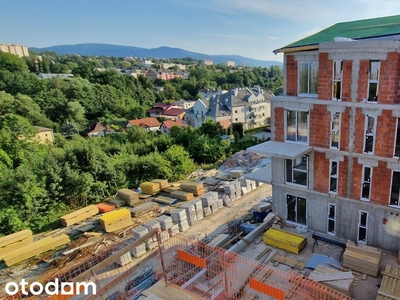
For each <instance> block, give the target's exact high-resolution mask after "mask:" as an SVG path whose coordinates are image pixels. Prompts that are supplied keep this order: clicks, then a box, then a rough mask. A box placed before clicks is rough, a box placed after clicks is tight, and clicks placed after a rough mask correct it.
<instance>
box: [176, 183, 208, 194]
mask: <svg viewBox="0 0 400 300" xmlns="http://www.w3.org/2000/svg"><path fill="white" fill-rule="evenodd" d="M181 190H182V191H184V192H190V193H193V195H195V196H200V195H202V194H204V186H203V184H202V183H199V182H181Z"/></svg>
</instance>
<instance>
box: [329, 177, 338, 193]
mask: <svg viewBox="0 0 400 300" xmlns="http://www.w3.org/2000/svg"><path fill="white" fill-rule="evenodd" d="M336 187H337V178H334V177H331V183H330V187H329V191H330V192H334V193H336Z"/></svg>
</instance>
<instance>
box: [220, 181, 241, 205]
mask: <svg viewBox="0 0 400 300" xmlns="http://www.w3.org/2000/svg"><path fill="white" fill-rule="evenodd" d="M221 189H222V190H223V192H224V193H225V194H226V195H227V196H229V198H230V199H231V201H232V202H233V201H235V200H236V199H238V198H240V197H241V195H242V192H241V188H240V182H239V181H232V182H228V183H226V184H225V185H223V186H221Z"/></svg>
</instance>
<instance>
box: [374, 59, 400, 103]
mask: <svg viewBox="0 0 400 300" xmlns="http://www.w3.org/2000/svg"><path fill="white" fill-rule="evenodd" d="M399 67H400V55H399V53H396V52H389V53H388V56H387V60H382V61H381V69H380V74H379V76H380V77H379V87H378V103H382V104H393V103H397V102H398V101H399V89H398V87H399Z"/></svg>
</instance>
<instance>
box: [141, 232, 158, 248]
mask: <svg viewBox="0 0 400 300" xmlns="http://www.w3.org/2000/svg"><path fill="white" fill-rule="evenodd" d="M144 244H145V245H146V250H147V251H150V250H153V249H154V248H155V247H157V238H156V237H155V236H154V237H152V238H149V239H148V240H147V241H145V242H144Z"/></svg>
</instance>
